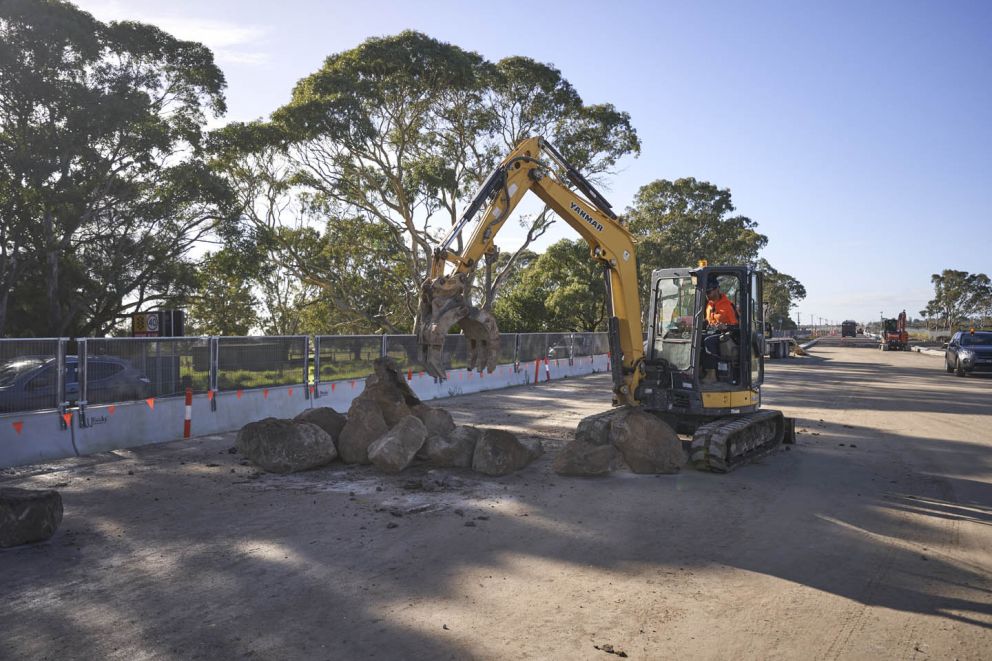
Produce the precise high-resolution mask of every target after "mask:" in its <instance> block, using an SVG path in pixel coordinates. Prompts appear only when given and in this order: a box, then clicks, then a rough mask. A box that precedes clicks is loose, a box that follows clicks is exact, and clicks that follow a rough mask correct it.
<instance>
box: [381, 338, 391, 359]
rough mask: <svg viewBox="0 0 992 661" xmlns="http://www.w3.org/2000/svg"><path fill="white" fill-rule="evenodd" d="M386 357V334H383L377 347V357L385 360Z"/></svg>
mask: <svg viewBox="0 0 992 661" xmlns="http://www.w3.org/2000/svg"><path fill="white" fill-rule="evenodd" d="M387 355H389V347H388V346H386V334H385V333H383V334H382V344H381V346H380V347H379V357H380V358H385V357H386V356H387Z"/></svg>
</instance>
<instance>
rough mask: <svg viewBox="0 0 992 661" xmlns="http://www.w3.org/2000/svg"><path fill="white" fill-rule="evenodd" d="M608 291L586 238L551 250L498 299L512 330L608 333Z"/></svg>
mask: <svg viewBox="0 0 992 661" xmlns="http://www.w3.org/2000/svg"><path fill="white" fill-rule="evenodd" d="M605 297H606V287H605V284H604V282H603V273H602V270H601V267H600V266H599V265H598V264H597V263H596V262H594V261H593V260H591V259H590V258H589V247H588V246H587V245H586V244H585V243H584V242H583V241H581V240H576V241H570V240H568V239H563V240H561V241H559V242H557V243H555V244H552V245H551V246H549V247H548V249H547V251H546V252H545V253H544V254H543V255H540V256H539V257H538V258H537V259H536V260H534V261H533V262H532V263H531V264H530V265H528V266H527V267H526V268H524V269H522V270H521V271H520V273H519V275H518V277H517V278H516V281H515V282H514V283H513V286H512V287H509V288H508V289H507V290H506V291H504V293H503V295H502V296H501V297H500V298H498V299H497V300H496V305H495V307H494V311H495V313H496V315H497V317H498V318H499V319H500V323H501V328H502V329H503V330H504V331H506V332H532V331H533V332H540V331H551V332H554V331H573V332H581V331H596V330H602V327H603V323H604V319H605V317H606V310H605Z"/></svg>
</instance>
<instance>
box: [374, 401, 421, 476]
mask: <svg viewBox="0 0 992 661" xmlns="http://www.w3.org/2000/svg"><path fill="white" fill-rule="evenodd" d="M426 438H427V428H426V427H425V426H424V423H423V422H421V421H420V418H418V417H417V416H415V415H408V416H406V417H405V418H403V419H402V420H400V421H399V422H398V423H396V425H394V426H393V428H392V429H390V430H389V431H388V432H386V433H385V434H384V435H383V436H382V437H381V438H379V439H378V440H376V441H374V442H373V443H372V445H370V446H369V461H371V462H372V463H373V464H375V466H376V468H378V469H379V470H382V471H384V472H386V473H399V472H400V471H402V470H403V469H404V468H406V467H407V466H409V465H410V462H412V461H413V458H414V456H416V454H417V450H419V449H420V447H421V446H422V445H423V444H424V440H425V439H426Z"/></svg>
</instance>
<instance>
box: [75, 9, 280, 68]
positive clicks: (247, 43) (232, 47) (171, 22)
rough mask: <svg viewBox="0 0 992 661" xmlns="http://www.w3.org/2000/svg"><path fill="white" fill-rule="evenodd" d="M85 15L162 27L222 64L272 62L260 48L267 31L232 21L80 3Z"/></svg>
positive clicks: (154, 10) (254, 64)
mask: <svg viewBox="0 0 992 661" xmlns="http://www.w3.org/2000/svg"><path fill="white" fill-rule="evenodd" d="M76 4H77V5H78V6H79V8H80V9H82V10H83V11H87V12H89V13H91V14H93V16H94V17H96V18H97V19H98V20H101V21H139V22H141V23H150V24H152V25H155V26H158V27H159V28H161V29H162V30H164V31H165V32H168V33H169V34H171V35H172V36H174V37H177V38H179V39H185V40H187V41H197V42H200V43H202V44H204V45H206V46H207V47H208V48H210V50H212V51H213V52H214V55H215V57H216V58H217V61H218V62H219V63H225V64H241V65H248V66H258V65H262V64H265V63H267V62H268V61H269V53H268V52H267V51H265V50H261V49H259V48H258V46H259V44H261V43H264V42H265V39H266V37H267V33H268V30H267V29H266V28H262V27H258V26H253V25H244V24H239V23H235V22H231V21H218V20H213V19H207V18H197V17H195V16H175V15H172V16H168V15H164V14H162V13H160V12H161V6H160V5H158V3H155V6H152V7H150V6H147V5H146V4H145V3H142V2H127V3H125V2H119V1H117V0H76Z"/></svg>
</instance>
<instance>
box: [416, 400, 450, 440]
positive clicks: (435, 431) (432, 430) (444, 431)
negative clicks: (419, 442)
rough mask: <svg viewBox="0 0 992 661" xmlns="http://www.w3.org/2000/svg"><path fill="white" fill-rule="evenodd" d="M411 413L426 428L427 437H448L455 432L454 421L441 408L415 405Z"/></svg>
mask: <svg viewBox="0 0 992 661" xmlns="http://www.w3.org/2000/svg"><path fill="white" fill-rule="evenodd" d="M411 412H412V413H413V414H414V415H415V416H417V417H418V418H420V421H421V422H423V423H424V426H425V427H427V435H428V436H432V435H434V436H449V435H450V434H451V432H453V431H455V421H454V420H453V419H452V417H451V414H450V413H448V412H447V411H445V410H444V409H442V408H438V407H436V406H427V405H426V404H417V405H416V406H413V407H412V408H411Z"/></svg>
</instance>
